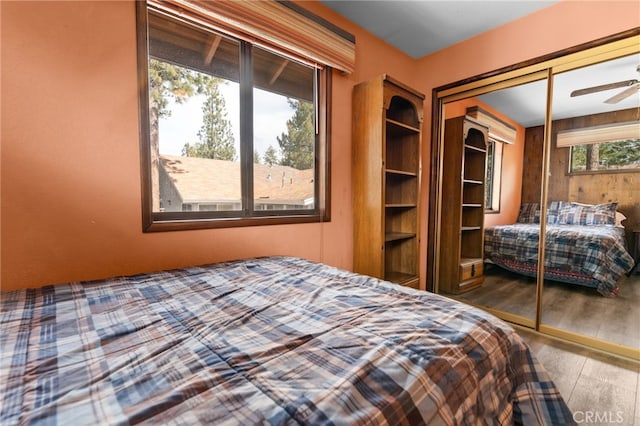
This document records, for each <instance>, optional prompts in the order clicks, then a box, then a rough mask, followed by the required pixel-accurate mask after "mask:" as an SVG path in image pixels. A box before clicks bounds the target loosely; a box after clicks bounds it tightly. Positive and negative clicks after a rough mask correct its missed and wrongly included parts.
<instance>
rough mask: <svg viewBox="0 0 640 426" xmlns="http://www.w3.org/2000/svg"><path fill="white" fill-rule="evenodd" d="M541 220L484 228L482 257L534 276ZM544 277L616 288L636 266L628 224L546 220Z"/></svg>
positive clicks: (605, 290)
mask: <svg viewBox="0 0 640 426" xmlns="http://www.w3.org/2000/svg"><path fill="white" fill-rule="evenodd" d="M539 234H540V225H539V224H528V223H516V224H513V225H502V226H493V227H489V228H486V230H485V236H484V257H485V259H488V260H491V261H492V262H494V263H496V264H497V265H499V266H501V267H503V268H505V269H509V270H511V271H514V272H518V273H521V274H524V275H528V276H532V277H535V276H536V275H537V268H538V266H537V265H538V239H539ZM544 267H545V278H546V279H549V280H555V281H563V282H568V283H573V284H580V285H585V286H588V287H595V288H597V289H598V292H600V293H601V294H603V295H604V296H615V295H617V294H618V280H619V279H620V277H621V276H622V275H623V274H624V273H626V272H628V271H629V270H630V269H631V268H632V267H633V258H632V257H631V256H630V255H629V253H627V251H626V249H625V243H624V229H622V228H619V227H616V226H608V225H600V226H593V225H589V226H585V225H551V224H548V225H547V232H546V245H545V260H544Z"/></svg>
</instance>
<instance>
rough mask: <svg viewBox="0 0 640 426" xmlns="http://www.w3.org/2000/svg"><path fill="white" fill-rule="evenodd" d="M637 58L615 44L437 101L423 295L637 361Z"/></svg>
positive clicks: (637, 39) (630, 38)
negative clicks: (427, 284)
mask: <svg viewBox="0 0 640 426" xmlns="http://www.w3.org/2000/svg"><path fill="white" fill-rule="evenodd" d="M639 51H640V36H639V35H638V34H637V33H633V34H619V35H617V36H612V37H609V38H607V39H606V40H600V41H594V42H592V43H588V44H586V45H585V46H584V47H583V48H578V47H576V48H573V49H571V50H570V51H568V52H566V53H565V54H563V53H558V54H557V55H555V56H554V55H551V56H550V57H549V58H547V59H541V60H540V61H538V62H536V61H529V62H527V63H525V64H522V65H521V66H520V67H517V66H512V67H507V68H506V69H505V70H504V72H502V73H499V72H498V73H490V75H489V76H487V77H482V76H481V77H478V78H475V79H474V78H470V79H468V80H464V81H463V82H461V83H459V84H451V85H448V86H444V87H442V88H438V89H436V90H435V91H434V96H435V102H434V106H435V108H434V129H433V134H434V135H436V136H435V137H434V141H433V144H432V152H431V160H432V174H431V191H430V193H431V198H430V206H432V207H431V208H430V212H429V215H430V217H429V233H430V238H429V242H428V262H427V275H428V278H427V279H428V282H429V281H430V280H431V282H432V286H431V287H430V288H431V289H433V290H434V291H436V292H438V293H440V294H443V295H445V296H448V297H452V298H455V299H458V300H461V301H464V302H466V303H469V304H472V305H475V306H478V307H481V308H483V309H486V310H488V311H490V312H492V313H494V314H496V315H497V316H499V317H501V318H503V319H505V320H507V321H510V322H512V323H515V324H519V325H522V326H526V327H530V328H533V329H535V330H537V331H540V332H542V333H545V334H549V335H553V336H555V337H559V338H562V339H565V340H569V341H573V342H576V343H581V344H585V345H588V346H591V347H595V348H598V349H601V350H605V351H608V352H611V353H616V354H618V355H622V356H626V357H628V358H632V359H636V360H640V330H638V327H637V324H639V323H640V304H639V302H640V275H638V274H637V273H634V272H633V271H631V269H632V266H633V264H634V263H635V261H636V260H637V258H638V256H639V255H640V253H635V250H634V237H635V238H638V236H637V235H636V234H637V232H638V230H640V92H639V91H638V89H639V88H640V82H639V80H640V68H639V67H640V53H639ZM480 159H481V160H480ZM482 168H484V173H479V172H478V170H479V169H482ZM479 194H482V197H480V196H479ZM480 211H482V212H483V213H482V214H479V212H480ZM634 231H635V233H634ZM575 232H578V234H575ZM541 247H542V248H543V249H541Z"/></svg>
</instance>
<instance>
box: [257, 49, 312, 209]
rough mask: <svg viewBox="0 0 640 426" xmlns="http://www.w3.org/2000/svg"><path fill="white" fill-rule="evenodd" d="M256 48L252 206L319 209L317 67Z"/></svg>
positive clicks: (258, 207)
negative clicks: (314, 90)
mask: <svg viewBox="0 0 640 426" xmlns="http://www.w3.org/2000/svg"><path fill="white" fill-rule="evenodd" d="M253 52H254V56H253V63H254V90H253V114H254V116H253V149H254V157H253V158H254V169H253V170H254V176H253V179H254V208H255V210H259V211H268V210H299V209H305V210H308V209H315V207H316V199H315V154H316V133H315V110H314V102H313V88H314V81H313V79H314V70H313V68H311V67H308V66H305V65H302V64H299V63H297V62H294V61H291V60H289V59H286V58H283V57H281V56H278V55H275V54H273V53H270V52H267V51H265V50H262V49H259V48H255V47H254V50H253Z"/></svg>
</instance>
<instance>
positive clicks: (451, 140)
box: [440, 73, 547, 326]
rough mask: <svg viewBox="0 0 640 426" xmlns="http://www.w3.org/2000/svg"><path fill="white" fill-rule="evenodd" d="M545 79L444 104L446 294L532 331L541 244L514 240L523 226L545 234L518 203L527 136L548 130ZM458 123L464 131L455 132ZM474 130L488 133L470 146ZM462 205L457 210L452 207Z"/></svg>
mask: <svg viewBox="0 0 640 426" xmlns="http://www.w3.org/2000/svg"><path fill="white" fill-rule="evenodd" d="M546 76H547V74H546V73H538V74H536V75H533V76H529V77H527V78H525V79H519V80H517V81H515V82H504V83H501V84H499V85H492V86H489V87H486V88H484V93H478V94H477V95H475V96H469V97H465V98H463V99H459V100H457V99H454V100H452V101H450V102H445V103H444V117H445V124H444V141H443V143H444V146H443V159H442V170H443V179H442V185H443V187H442V194H443V201H442V203H443V207H442V209H443V215H442V218H441V229H442V230H443V233H442V235H441V237H442V245H441V249H440V253H441V255H442V256H443V260H446V261H444V262H441V263H440V277H441V280H440V283H441V285H440V290H441V293H444V294H447V295H450V296H452V297H455V298H457V299H459V300H462V301H464V302H466V303H470V304H473V305H476V306H480V307H483V308H485V309H488V310H492V311H500V312H502V313H503V314H504V315H508V316H509V318H510V319H511V320H512V321H514V322H517V323H520V324H522V325H528V326H533V324H534V321H535V318H536V297H537V294H538V292H537V288H536V287H537V285H536V279H535V271H536V264H537V258H538V242H537V240H535V239H533V238H531V239H529V241H527V244H523V241H517V240H510V239H509V236H510V235H511V236H512V235H514V232H516V231H517V227H514V226H512V225H513V224H515V223H517V222H519V221H520V220H522V221H525V222H526V226H527V227H528V228H529V231H530V232H531V233H532V234H533V235H537V234H538V233H539V232H540V229H539V228H540V224H539V221H538V220H534V219H535V218H534V216H533V215H534V214H535V213H536V212H534V211H531V212H529V211H527V212H525V214H529V213H531V214H532V216H531V217H530V218H529V217H527V218H525V217H524V216H522V215H521V214H520V213H521V212H520V204H521V203H520V202H519V200H520V192H521V186H522V180H523V172H524V173H525V174H527V173H531V172H533V170H529V168H528V167H525V166H524V163H523V154H524V143H525V131H526V129H527V128H528V127H531V126H539V127H540V128H542V129H544V122H545V112H546V94H547V79H546ZM461 120H466V122H467V128H465V129H462V130H461V131H460V132H457V130H458V129H457V128H456V126H457V125H459V123H461ZM476 127H477V128H479V129H485V133H484V134H483V136H484V139H483V140H482V142H481V143H480V142H474V140H473V135H474V133H473V131H474V128H476ZM541 141H542V140H540V142H541ZM476 146H481V147H482V150H478V149H476V148H475V147H476ZM478 157H482V158H481V159H482V161H481V162H479V163H478V164H477V165H476V168H478V170H480V172H479V173H476V174H475V175H473V174H472V171H473V170H472V169H471V168H470V167H471V166H473V165H472V164H471V163H473V162H474V161H475V162H477V158H478ZM470 164H471V166H470ZM539 172H540V171H538V174H539ZM470 174H471V175H470ZM459 176H461V179H458V177H459ZM458 192H459V193H460V195H458ZM458 199H460V201H458ZM457 202H458V203H461V207H462V208H461V209H459V210H456V209H455V208H454V207H453V206H454V205H456V204H457ZM458 216H459V217H458ZM519 216H522V217H519ZM458 223H459V224H460V226H459V227H458V226H457V224H458ZM480 225H482V226H481V227H480ZM458 237H459V238H458ZM455 243H459V247H455ZM523 256H524V257H525V258H526V261H524V262H523V261H522V258H523ZM450 258H451V259H450ZM518 262H520V263H518ZM518 272H524V274H520V273H518ZM451 283H453V285H452V284H451Z"/></svg>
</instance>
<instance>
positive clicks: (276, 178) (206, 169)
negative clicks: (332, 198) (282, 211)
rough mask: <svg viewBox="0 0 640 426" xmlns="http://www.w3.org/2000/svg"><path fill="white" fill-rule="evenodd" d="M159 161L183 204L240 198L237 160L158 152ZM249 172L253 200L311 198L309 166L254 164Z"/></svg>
mask: <svg viewBox="0 0 640 426" xmlns="http://www.w3.org/2000/svg"><path fill="white" fill-rule="evenodd" d="M160 161H161V163H162V166H163V167H164V169H165V171H166V172H167V175H168V176H169V178H170V179H171V181H172V182H173V184H174V185H175V187H176V189H177V191H178V192H179V193H180V196H181V197H182V200H183V202H184V203H203V202H220V201H237V200H239V199H240V198H241V192H240V163H239V162H236V161H225V160H211V159H208V158H197V157H179V156H173V155H161V156H160ZM253 173H254V189H253V190H254V197H255V199H261V201H263V202H265V203H269V202H279V203H287V204H303V203H304V200H307V199H313V193H314V182H313V169H307V170H297V169H294V168H293V167H287V166H275V165H274V166H269V165H265V164H254V168H253Z"/></svg>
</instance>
